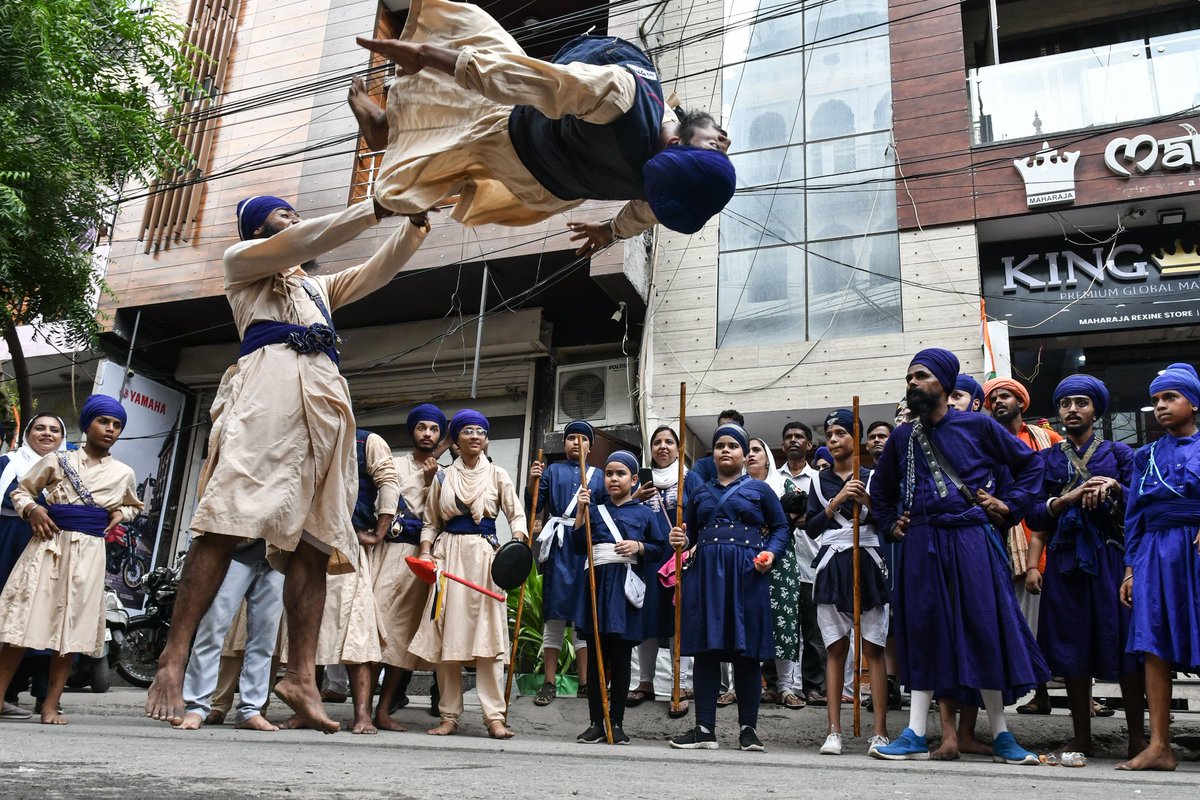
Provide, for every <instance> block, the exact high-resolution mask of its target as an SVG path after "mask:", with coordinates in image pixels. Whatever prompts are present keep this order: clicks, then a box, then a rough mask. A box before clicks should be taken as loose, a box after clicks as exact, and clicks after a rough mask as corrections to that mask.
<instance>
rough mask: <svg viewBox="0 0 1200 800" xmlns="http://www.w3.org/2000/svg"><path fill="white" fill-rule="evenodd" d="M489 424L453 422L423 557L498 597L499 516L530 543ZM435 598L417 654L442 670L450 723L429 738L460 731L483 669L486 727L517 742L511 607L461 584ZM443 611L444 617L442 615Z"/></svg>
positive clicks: (428, 508)
mask: <svg viewBox="0 0 1200 800" xmlns="http://www.w3.org/2000/svg"><path fill="white" fill-rule="evenodd" d="M488 428H489V424H488V420H487V417H485V416H484V415H483V414H480V413H479V412H478V411H472V410H471V409H463V410H462V411H459V412H458V413H457V414H455V415H454V419H452V420H450V439H451V441H453V442H454V443H455V445H457V447H458V453H459V455H458V458H456V459H455V460H454V463H453V464H451V465H450V466H449V467H448V468H447V469H446V471H445V472H444V473H443V474H442V475H441V476H439V477H438V479H437V480H435V481H434V482H433V483H432V484H431V485H430V486H429V497H428V498H427V499H426V505H425V526H424V528H423V529H422V530H421V558H423V559H425V560H426V561H432V562H434V563H436V564H437V565H438V566H439V567H440V568H441V569H443V570H445V571H446V572H450V573H453V574H455V575H458V576H460V577H462V578H466V579H467V580H469V581H474V582H475V583H477V584H479V585H480V586H485V587H487V588H488V589H491V590H492V591H493V592H495V591H498V587H497V586H496V585H495V584H494V583H493V582H492V574H491V572H492V558H493V557H494V556H495V552H496V548H497V547H499V544H498V543H497V541H496V516H497V515H498V514H500V513H501V512H503V513H504V516H505V517H506V518H507V519H508V526H509V528H511V529H512V533H513V537H514V538H516V539H519V540H521V541H526V542H527V541H528V540H529V534H528V532H527V530H526V527H525V510H524V509H523V508H522V507H521V501H520V499H519V498H518V497H517V491H516V489H515V488H514V487H513V483H512V478H510V477H509V476H508V473H507V472H505V471H504V470H503V469H501V468H500V467H498V466H496V465H495V464H493V463H492V462H491V461H489V460H488V457H487V456H486V455H484V448H485V447H487V439H488ZM441 594H442V597H440V598H439V597H438V594H437V592H432V593H431V594H430V598H429V602H428V603H427V607H426V609H425V614H424V616H423V617H422V619H421V627H420V628H419V629H418V630H417V635H416V636H415V637H414V638H413V641H412V644H411V645H410V646H409V650H410V651H411V652H412V654H413V655H415V656H417V657H418V658H423V659H425V660H426V661H429V662H431V663H433V664H436V665H437V667H436V669H437V682H438V687H439V688H440V689H441V704H440V711H441V715H442V722H441V724H440V725H438V726H437V727H436V728H432V729H431V730H430V731H429V733H430V734H431V735H433V736H449V735H451V734H454V733H457V732H458V719H459V717H460V716H461V715H462V710H463V693H462V669H463V666H464V665H465V664H474V665H475V688H476V689H477V690H478V692H479V705H480V706H481V707H482V709H483V724H484V725H486V726H487V731H488V736H490V737H492V738H493V739H511V738H512V737H513V736H514V734H513V732H512V731H511V730H509V729H508V728H507V727H506V726H505V724H504V713H505V708H504V664H505V663H506V662H507V660H508V607H507V606H506V605H505V604H504V603H500V602H497V601H496V600H493V599H492V598H490V597H487V596H486V595H483V594H480V593H479V592H476V591H472V590H471V589H468V588H467V587H465V586H462V585H460V584H457V583H447V584H446V586H445V588H443V589H442V590H441ZM439 607H440V614H435V613H434V612H435V611H437V610H438V609H439Z"/></svg>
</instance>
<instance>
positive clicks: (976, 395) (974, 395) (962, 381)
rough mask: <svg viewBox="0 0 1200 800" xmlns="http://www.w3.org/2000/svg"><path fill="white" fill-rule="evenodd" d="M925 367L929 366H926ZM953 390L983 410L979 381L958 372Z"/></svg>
mask: <svg viewBox="0 0 1200 800" xmlns="http://www.w3.org/2000/svg"><path fill="white" fill-rule="evenodd" d="M926 366H929V365H928V364H926ZM954 388H955V389H957V390H958V391H960V392H966V393H967V394H969V395H971V402H972V403H974V402H975V401H976V400H978V401H979V408H980V409H982V408H983V387H982V386H980V385H979V381H977V380H975V379H974V378H972V377H971V376H970V375H968V374H967V373H965V372H960V373H959V375H958V377H957V378H956V379H955V381H954ZM1056 402H1057V401H1056ZM970 410H971V411H977V410H979V409H974V408H972V409H970Z"/></svg>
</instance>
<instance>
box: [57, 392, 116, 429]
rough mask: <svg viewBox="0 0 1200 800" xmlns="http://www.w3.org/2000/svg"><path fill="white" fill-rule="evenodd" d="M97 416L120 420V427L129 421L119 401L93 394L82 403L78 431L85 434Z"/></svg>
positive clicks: (103, 395)
mask: <svg viewBox="0 0 1200 800" xmlns="http://www.w3.org/2000/svg"><path fill="white" fill-rule="evenodd" d="M99 416H105V417H115V418H116V419H119V420H121V426H122V427H124V425H125V422H126V420H128V419H129V415H128V414H126V413H125V409H124V408H123V407H122V406H121V403H120V402H119V401H117V400H114V399H113V398H111V397H109V396H108V395H106V394H94V395H91V396H90V397H88V399H87V400H84V401H83V409H82V410H81V411H80V412H79V430H81V431H83V432H84V433H87V429H88V428H89V427H91V424H92V422H93V421H94V420H95V419H96V417H99ZM64 433H65V431H64Z"/></svg>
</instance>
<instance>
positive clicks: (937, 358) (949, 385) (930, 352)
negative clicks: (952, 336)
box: [908, 347, 958, 395]
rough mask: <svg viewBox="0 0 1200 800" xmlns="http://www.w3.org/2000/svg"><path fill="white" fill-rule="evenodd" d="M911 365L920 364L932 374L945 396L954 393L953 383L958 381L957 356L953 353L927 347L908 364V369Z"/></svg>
mask: <svg viewBox="0 0 1200 800" xmlns="http://www.w3.org/2000/svg"><path fill="white" fill-rule="evenodd" d="M913 364H921V365H923V366H925V368H926V369H928V370H929V371H930V372H932V373H933V377H935V378H937V379H938V383H940V384H941V385H942V389H943V390H944V391H945V392H946V394H947V395H949V394H950V393H951V392H953V391H954V386H955V381H956V380H957V379H958V356H956V355H954V353H951V352H950V351H949V350H943V349H942V348H940V347H927V348H925V349H924V350H922V351H921V352H919V353H917V354H916V355H915V356H913V357H912V361H910V362H908V366H909V367H911V366H912V365H913Z"/></svg>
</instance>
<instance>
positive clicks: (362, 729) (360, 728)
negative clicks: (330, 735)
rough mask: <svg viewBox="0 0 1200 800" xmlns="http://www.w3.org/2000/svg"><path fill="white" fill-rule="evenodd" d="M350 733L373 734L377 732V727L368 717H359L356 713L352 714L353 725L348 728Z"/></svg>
mask: <svg viewBox="0 0 1200 800" xmlns="http://www.w3.org/2000/svg"><path fill="white" fill-rule="evenodd" d="M350 732H351V733H361V734H364V735H366V736H374V735H375V734H377V733H379V729H378V728H376V727H375V725H374V723H372V722H371V718H370V717H363V718H362V719H359V717H358V715H357V714H355V715H354V727H352V728H351V729H350Z"/></svg>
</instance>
